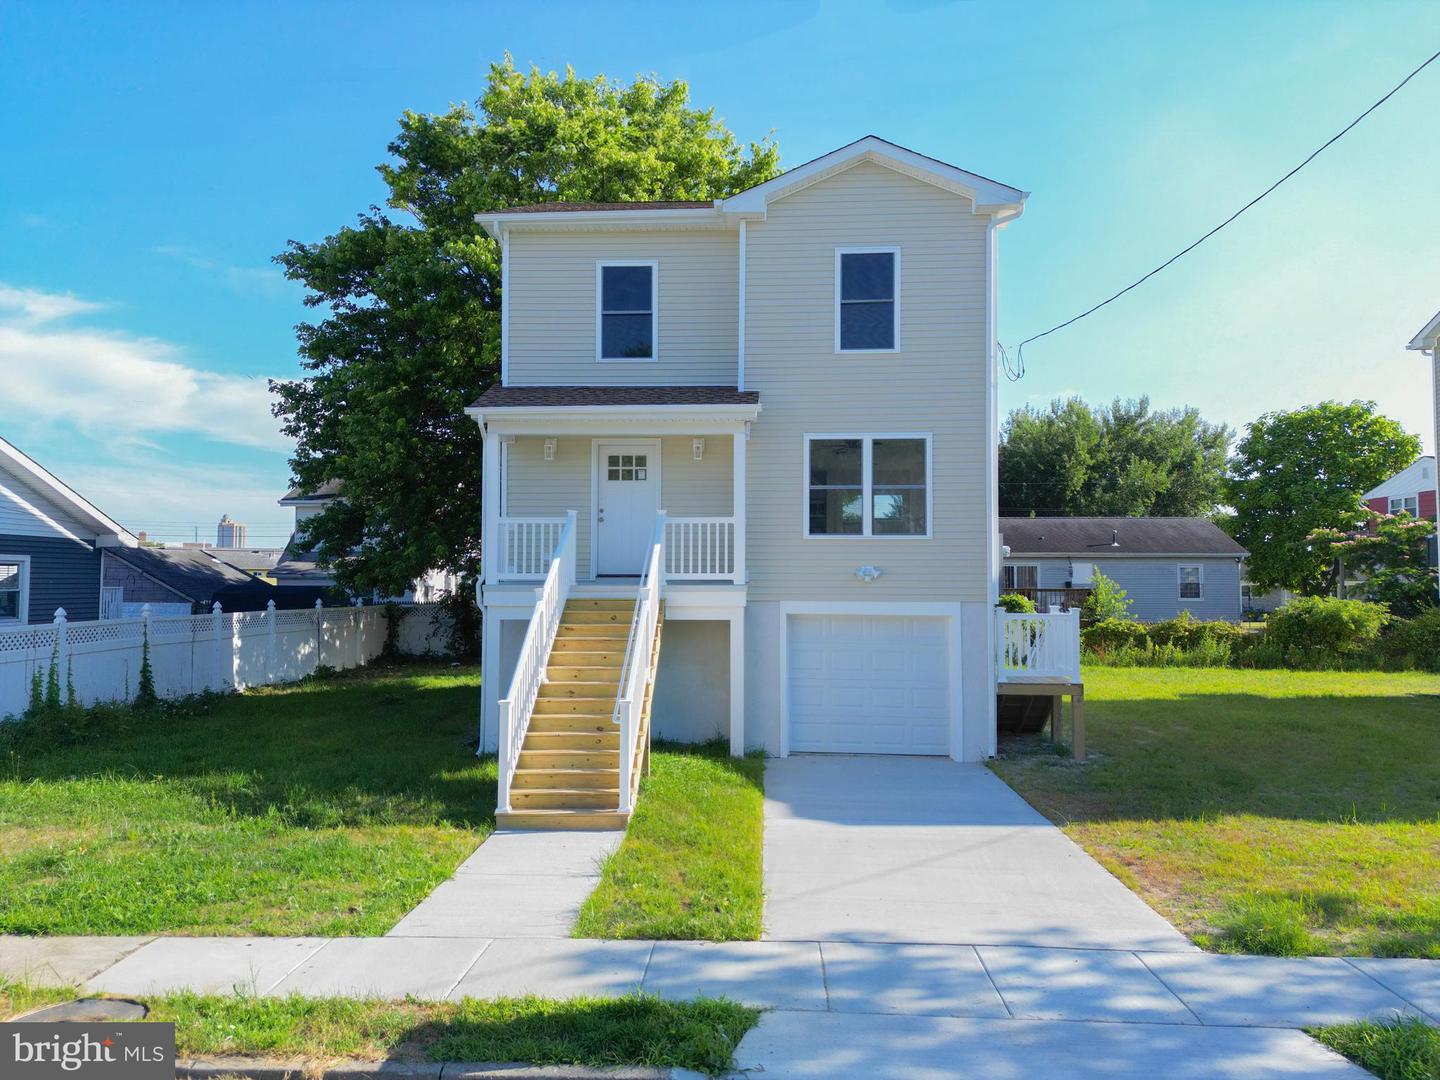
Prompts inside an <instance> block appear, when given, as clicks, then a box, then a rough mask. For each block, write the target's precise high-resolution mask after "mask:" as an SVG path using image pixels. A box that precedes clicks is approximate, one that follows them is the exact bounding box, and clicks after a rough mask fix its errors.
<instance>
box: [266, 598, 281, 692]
mask: <svg viewBox="0 0 1440 1080" xmlns="http://www.w3.org/2000/svg"><path fill="white" fill-rule="evenodd" d="M265 644H266V657H265V682H266V683H277V682H279V681H280V671H279V668H280V649H279V646H278V645H277V644H276V642H275V599H274V598H273V597H272V598H271V599H269V600H266V601H265Z"/></svg>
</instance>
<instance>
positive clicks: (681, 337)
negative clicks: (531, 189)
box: [508, 229, 739, 386]
mask: <svg viewBox="0 0 1440 1080" xmlns="http://www.w3.org/2000/svg"><path fill="white" fill-rule="evenodd" d="M606 259H628V260H634V259H654V260H656V261H657V262H658V263H659V275H660V301H659V305H660V312H659V315H660V318H659V333H658V339H659V340H658V345H659V349H658V354H659V359H658V360H657V361H656V362H654V363H650V362H607V363H600V362H597V361H596V359H595V264H596V262H597V261H604V260H606ZM509 283H510V354H509V373H508V382H509V385H511V386H567V385H579V386H615V385H622V386H623V385H630V386H651V385H662V384H668V385H690V386H705V385H717V386H719V385H726V386H733V385H735V373H736V353H737V345H736V341H737V333H738V331H737V326H738V320H739V314H738V312H739V293H738V289H739V236H738V233H737V232H735V231H731V230H718V229H717V230H708V231H707V230H691V231H683V232H682V231H674V232H669V231H666V232H660V231H656V232H648V231H635V232H567V233H522V232H516V233H513V234H511V236H510V274H509Z"/></svg>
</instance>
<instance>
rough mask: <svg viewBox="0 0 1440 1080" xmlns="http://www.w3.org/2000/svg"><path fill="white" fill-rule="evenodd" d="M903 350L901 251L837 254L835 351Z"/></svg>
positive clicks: (861, 250)
mask: <svg viewBox="0 0 1440 1080" xmlns="http://www.w3.org/2000/svg"><path fill="white" fill-rule="evenodd" d="M899 347H900V249H899V248H837V249H836V251H835V351H836V352H894V351H895V350H896V349H898V348H899Z"/></svg>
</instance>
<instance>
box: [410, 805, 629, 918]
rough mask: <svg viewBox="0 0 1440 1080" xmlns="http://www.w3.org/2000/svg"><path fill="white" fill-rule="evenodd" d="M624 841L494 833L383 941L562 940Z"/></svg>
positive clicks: (615, 836)
mask: <svg viewBox="0 0 1440 1080" xmlns="http://www.w3.org/2000/svg"><path fill="white" fill-rule="evenodd" d="M624 836H625V834H624V833H623V832H620V831H618V830H617V831H614V832H561V831H558V830H557V831H554V832H547V831H539V830H530V831H525V830H516V829H498V830H496V831H495V832H493V833H491V834H490V836H489V838H487V839H486V841H485V842H484V843H483V844H481V845H480V846H479V847H478V848H476V849H475V853H474V854H472V855H471V856H470V857H469V858H468V859H466V860H465V861H464V862H463V863H461V864H460V867H459V869H457V870H456V871H455V874H454V876H453V877H451V878H450V879H449V880H448V881H445V882H442V883H441V884H440V886H439V887H438V888H437V889H436V890H435V891H434V892H432V893H431V894H430V895H429V896H427V897H426V898H425V899H424V900H422V901H421V902H420V904H419V906H418V907H416V908H415V909H414V910H413V911H411V912H410V913H409V914H408V915H406V916H405V917H404V918H403V919H401V920H400V921H399V922H398V923H396V924H395V926H394V927H393V928H392V929H391V930H390V932H389V934H388V935H387V936H388V937H422V938H444V937H459V938H499V937H556V938H568V937H569V936H570V928H571V927H572V926H574V925H575V919H576V917H577V916H578V915H579V914H580V905H581V904H583V903H584V902H585V898H586V897H587V896H589V895H590V892H591V890H593V889H594V888H595V885H596V883H597V882H598V881H599V880H600V865H601V863H603V862H604V861H605V858H606V856H608V855H609V854H610V853H611V852H613V851H614V850H615V849H616V848H617V847H619V846H620V841H621V840H623V839H624Z"/></svg>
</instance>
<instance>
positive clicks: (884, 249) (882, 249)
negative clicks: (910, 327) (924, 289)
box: [835, 244, 900, 356]
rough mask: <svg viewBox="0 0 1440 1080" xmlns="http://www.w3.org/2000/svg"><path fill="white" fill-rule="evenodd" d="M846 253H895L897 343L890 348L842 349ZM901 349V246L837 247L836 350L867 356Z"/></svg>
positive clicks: (840, 352)
mask: <svg viewBox="0 0 1440 1080" xmlns="http://www.w3.org/2000/svg"><path fill="white" fill-rule="evenodd" d="M846 255H893V256H895V265H894V267H893V270H894V274H895V280H894V292H895V296H894V299H893V300H892V301H891V303H892V304H893V305H894V314H895V325H894V336H895V344H894V345H893V346H892V347H891V348H888V349H842V348H841V347H840V304H841V299H840V263H841V260H842V259H843V258H844V257H845V256H846ZM899 351H900V247H899V245H897V244H860V245H855V246H849V247H837V248H836V249H835V352H836V353H837V354H843V355H845V356H866V355H875V354H878V353H898V352H899Z"/></svg>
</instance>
